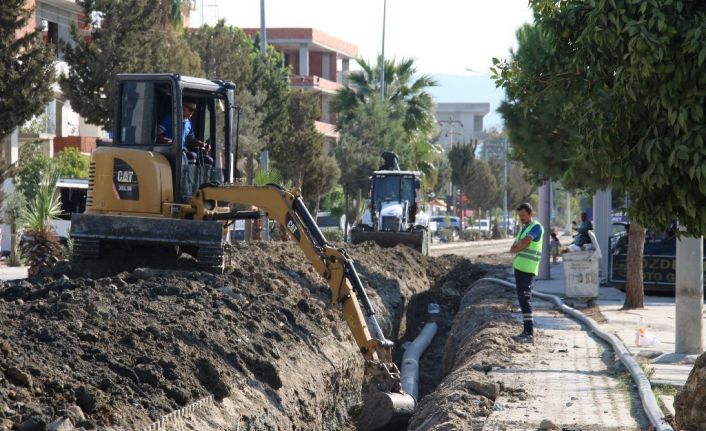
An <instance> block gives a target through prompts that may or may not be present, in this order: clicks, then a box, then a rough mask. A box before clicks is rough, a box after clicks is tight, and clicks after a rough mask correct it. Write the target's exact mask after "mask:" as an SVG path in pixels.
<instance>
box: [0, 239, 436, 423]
mask: <svg viewBox="0 0 706 431" xmlns="http://www.w3.org/2000/svg"><path fill="white" fill-rule="evenodd" d="M349 251H350V253H351V256H352V257H353V258H354V259H355V260H356V266H357V268H358V271H359V273H360V275H361V278H362V280H363V282H364V284H365V285H366V286H372V288H369V289H368V292H369V295H370V298H371V300H372V302H373V303H374V304H375V305H376V308H377V311H378V318H379V320H380V323H381V326H382V328H383V330H384V331H385V332H386V335H387V336H388V337H390V338H391V339H393V340H396V339H397V337H398V336H400V335H404V333H405V330H406V326H407V323H406V321H407V320H408V319H409V317H408V316H409V313H408V306H409V303H410V300H411V299H412V298H413V296H414V295H417V294H420V293H422V292H424V291H425V290H426V289H428V287H429V284H430V279H429V277H427V273H426V270H425V268H427V267H428V264H429V261H427V260H426V258H424V257H422V256H421V255H419V254H418V253H416V252H414V251H412V250H409V249H407V248H404V247H399V248H395V249H380V248H379V247H377V246H374V245H367V244H364V245H360V246H357V247H352V248H351V249H350V250H349ZM144 263H145V259H143V258H135V257H134V256H126V257H125V265H122V266H121V267H120V268H119V269H118V270H119V271H120V272H118V271H117V270H115V269H112V270H111V268H110V267H100V265H96V266H92V267H86V266H82V267H73V268H71V267H64V268H63V269H62V270H60V271H57V273H56V274H55V278H45V279H42V280H35V281H33V282H28V281H17V282H8V283H5V284H4V285H2V286H1V287H0V328H2V330H1V331H0V430H6V429H19V430H25V431H31V430H45V429H47V428H49V429H64V428H61V426H67V425H68V426H76V427H80V426H82V427H84V428H85V429H109V428H112V429H116V430H117V429H143V428H144V427H145V426H148V425H149V424H151V423H153V422H156V421H158V420H160V419H161V418H163V417H164V415H166V414H169V413H170V412H174V411H175V410H179V409H183V408H184V407H185V406H186V407H188V409H187V410H189V411H191V414H190V415H189V418H179V420H180V421H181V422H184V421H186V422H189V421H190V422H189V423H190V424H191V427H192V429H209V428H210V429H226V428H229V427H233V426H236V428H237V429H240V430H250V429H252V430H255V429H267V428H268V427H269V428H272V429H320V430H334V429H335V430H338V429H350V428H351V426H352V425H351V423H352V422H351V421H350V418H349V411H353V410H355V408H356V407H357V406H358V405H359V403H360V389H361V386H362V383H363V361H362V357H361V356H360V354H359V353H358V351H357V347H356V346H355V343H354V341H353V339H352V337H351V336H350V335H349V330H348V328H347V326H346V325H345V323H344V321H343V319H342V318H341V316H340V314H339V313H338V311H336V310H332V309H331V307H330V306H329V304H330V300H331V298H330V291H329V288H328V286H327V285H326V284H325V283H324V282H323V280H322V279H321V278H320V277H319V276H318V275H317V274H315V273H314V271H313V269H312V267H311V265H310V264H309V262H308V260H307V259H306V257H305V256H304V254H303V253H302V252H301V251H300V250H299V248H298V247H297V246H296V245H295V244H292V243H251V244H247V245H241V246H239V247H237V249H236V253H235V254H234V257H233V269H232V271H230V272H228V273H226V274H224V275H214V274H209V273H203V272H199V271H196V270H195V269H194V262H193V261H192V260H189V259H188V258H187V259H176V260H174V261H172V262H171V263H170V264H169V265H168V266H171V267H170V268H167V269H164V268H162V269H147V268H134V266H136V265H140V264H144ZM149 263H150V264H152V263H153V262H149ZM433 266H436V265H433ZM89 270H90V274H89V273H88V271H89ZM67 274H68V276H67ZM89 277H93V278H89ZM214 400H215V402H214ZM193 403H197V404H198V405H199V406H203V408H202V409H201V410H200V411H195V410H196V409H194V408H193V406H194V404H193ZM192 410H194V411H192ZM60 418H64V419H60ZM61 420H63V421H64V422H60V421H61ZM56 421H59V422H56ZM69 421H70V423H69ZM50 424H51V425H50ZM163 426H164V427H165V428H163V429H175V427H174V426H171V425H168V424H165V425H163ZM52 427H53V428H52ZM67 429H71V428H67ZM233 429H235V428H233Z"/></svg>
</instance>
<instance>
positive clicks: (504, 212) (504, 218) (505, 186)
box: [503, 138, 508, 238]
mask: <svg viewBox="0 0 706 431" xmlns="http://www.w3.org/2000/svg"><path fill="white" fill-rule="evenodd" d="M503 164H504V165H505V172H504V173H503V191H504V192H505V193H504V196H503V228H504V229H505V238H507V236H508V235H507V234H508V232H507V231H508V229H507V228H508V226H507V138H505V163H503Z"/></svg>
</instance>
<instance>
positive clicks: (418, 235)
mask: <svg viewBox="0 0 706 431" xmlns="http://www.w3.org/2000/svg"><path fill="white" fill-rule="evenodd" d="M366 241H372V242H374V243H376V244H377V245H379V246H380V247H383V248H390V247H394V246H396V245H397V244H404V245H406V246H408V247H411V248H413V249H415V250H417V251H418V252H420V253H422V254H423V255H425V256H428V255H429V232H428V231H427V230H426V229H419V230H413V231H411V232H375V231H371V230H358V229H354V230H352V231H351V242H352V243H353V244H360V243H363V242H366Z"/></svg>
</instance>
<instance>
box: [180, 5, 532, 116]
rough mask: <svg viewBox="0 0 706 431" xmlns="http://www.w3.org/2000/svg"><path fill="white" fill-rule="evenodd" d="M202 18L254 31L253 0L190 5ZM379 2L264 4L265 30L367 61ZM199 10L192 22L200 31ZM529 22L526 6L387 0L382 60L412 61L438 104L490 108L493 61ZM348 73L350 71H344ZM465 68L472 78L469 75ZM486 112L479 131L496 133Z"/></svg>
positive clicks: (376, 46) (494, 102)
mask: <svg viewBox="0 0 706 431" xmlns="http://www.w3.org/2000/svg"><path fill="white" fill-rule="evenodd" d="M196 3H197V8H199V9H201V5H203V8H202V10H203V17H204V20H205V21H206V22H209V23H213V22H214V21H215V20H216V19H218V18H225V20H226V22H227V23H228V24H230V25H234V26H237V27H259V26H260V1H258V0H196ZM383 3H384V1H383V0H355V1H342V0H294V1H293V0H266V1H265V17H266V24H267V27H314V28H316V29H318V30H321V31H323V32H325V33H328V34H330V35H332V36H334V37H337V38H339V39H342V40H345V41H347V42H350V43H353V44H354V45H357V46H358V54H359V56H360V57H362V58H364V59H366V60H374V59H375V58H376V56H377V55H378V54H379V53H380V51H381V48H382V21H383ZM200 18H201V14H200V11H197V12H196V13H195V14H193V15H192V24H197V25H198V24H199V21H200ZM531 21H532V13H531V11H530V9H529V7H528V5H527V0H387V13H386V19H385V57H386V58H392V57H397V58H413V59H414V60H415V64H416V65H417V68H418V72H419V73H425V74H430V75H433V76H434V77H435V78H436V79H437V80H438V81H439V82H440V84H441V85H440V86H439V87H437V88H434V89H432V90H431V93H432V94H433V95H434V96H435V98H436V100H437V102H490V103H491V111H495V109H496V108H497V106H498V104H499V103H500V101H501V100H502V98H503V93H502V91H500V90H497V89H495V84H494V83H493V81H492V80H491V79H490V77H489V75H488V74H489V73H490V72H489V69H490V67H491V66H492V58H493V57H498V58H505V57H507V56H508V54H509V50H510V49H511V48H512V47H513V46H515V44H516V39H515V31H516V30H517V28H519V27H520V26H521V25H522V24H524V23H528V22H531ZM354 68H355V67H354V66H353V65H352V66H351V69H354ZM467 69H471V70H472V71H468V70H467ZM500 122H501V120H500V117H499V116H498V115H497V114H496V113H494V112H491V113H490V114H488V115H487V116H486V117H485V121H484V126H485V127H486V128H489V127H493V126H496V127H497V126H498V125H499V124H500Z"/></svg>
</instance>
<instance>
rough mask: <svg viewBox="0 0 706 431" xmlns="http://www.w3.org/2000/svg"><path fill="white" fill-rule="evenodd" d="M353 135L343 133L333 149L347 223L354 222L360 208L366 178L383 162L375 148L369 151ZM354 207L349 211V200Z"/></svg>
mask: <svg viewBox="0 0 706 431" xmlns="http://www.w3.org/2000/svg"><path fill="white" fill-rule="evenodd" d="M364 142H365V141H363V140H361V139H360V138H358V137H357V136H354V135H353V134H348V133H343V134H342V135H341V138H340V140H339V141H338V142H337V143H336V146H335V147H334V156H335V157H336V161H337V162H338V166H339V167H340V169H341V177H340V184H341V186H342V187H343V194H344V201H345V204H344V205H345V214H346V220H347V221H348V223H350V222H351V221H355V220H356V219H357V215H358V214H359V213H360V211H359V210H360V208H361V207H362V205H361V203H362V202H361V201H362V199H363V190H366V191H367V188H368V185H369V184H368V177H369V176H370V175H371V174H372V173H373V171H374V170H376V169H378V168H379V167H380V165H381V164H382V162H383V159H382V157H381V156H380V154H381V153H380V152H379V151H377V148H376V149H374V150H371V148H370V146H368V145H366V144H365V143H364ZM352 199H355V200H356V205H354V206H353V210H352V211H351V205H350V203H351V200H352Z"/></svg>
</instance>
